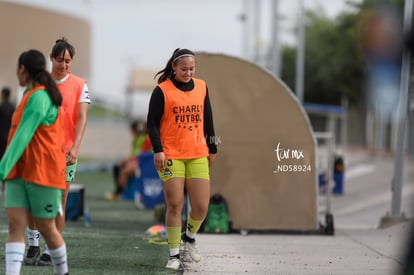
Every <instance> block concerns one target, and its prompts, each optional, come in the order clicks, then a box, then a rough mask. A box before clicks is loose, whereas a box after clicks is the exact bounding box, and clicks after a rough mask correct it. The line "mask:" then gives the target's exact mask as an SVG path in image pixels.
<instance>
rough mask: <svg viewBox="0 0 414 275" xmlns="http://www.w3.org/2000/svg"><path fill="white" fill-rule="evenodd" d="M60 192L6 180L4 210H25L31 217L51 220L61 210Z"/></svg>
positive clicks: (24, 182)
mask: <svg viewBox="0 0 414 275" xmlns="http://www.w3.org/2000/svg"><path fill="white" fill-rule="evenodd" d="M61 202H62V190H60V189H57V188H50V187H45V186H40V185H37V184H33V183H30V182H26V181H24V180H22V179H21V178H17V179H13V180H8V181H7V182H6V184H5V189H4V207H5V208H15V207H17V208H27V209H29V210H30V211H31V212H32V215H33V217H36V218H43V219H52V218H55V217H56V215H57V214H58V212H59V210H60V209H61Z"/></svg>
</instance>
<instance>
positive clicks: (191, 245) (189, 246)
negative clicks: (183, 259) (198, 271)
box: [184, 241, 201, 263]
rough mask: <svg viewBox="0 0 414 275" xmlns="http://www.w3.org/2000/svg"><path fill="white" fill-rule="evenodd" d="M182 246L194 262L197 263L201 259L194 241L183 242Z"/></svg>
mask: <svg viewBox="0 0 414 275" xmlns="http://www.w3.org/2000/svg"><path fill="white" fill-rule="evenodd" d="M184 247H185V248H186V250H187V251H188V254H189V255H190V257H191V258H192V259H193V261H194V262H196V263H198V262H199V261H201V255H200V252H199V251H198V249H197V247H196V243H195V241H194V242H184Z"/></svg>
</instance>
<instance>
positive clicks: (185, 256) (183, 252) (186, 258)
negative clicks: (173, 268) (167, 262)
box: [180, 241, 193, 263]
mask: <svg viewBox="0 0 414 275" xmlns="http://www.w3.org/2000/svg"><path fill="white" fill-rule="evenodd" d="M180 259H181V261H183V262H187V263H191V262H192V261H193V258H191V256H190V254H189V253H188V249H187V247H186V246H185V245H184V241H181V243H180Z"/></svg>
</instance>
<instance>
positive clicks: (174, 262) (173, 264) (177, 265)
mask: <svg viewBox="0 0 414 275" xmlns="http://www.w3.org/2000/svg"><path fill="white" fill-rule="evenodd" d="M165 268H168V269H170V270H174V271H177V270H180V269H183V264H182V263H181V261H180V259H178V258H176V257H170V259H169V260H168V262H167V265H166V266H165Z"/></svg>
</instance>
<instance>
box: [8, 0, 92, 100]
mask: <svg viewBox="0 0 414 275" xmlns="http://www.w3.org/2000/svg"><path fill="white" fill-rule="evenodd" d="M62 36H64V37H66V38H67V39H68V41H69V43H71V44H72V45H73V46H74V47H75V57H74V59H73V63H72V66H71V71H72V72H73V73H74V74H76V75H78V76H80V77H82V78H84V79H89V77H90V60H91V58H90V56H91V49H90V48H91V46H90V44H91V43H90V41H91V28H90V24H89V22H88V21H87V20H86V19H84V18H81V17H76V16H71V15H68V14H62V13H59V12H56V11H52V10H47V9H43V8H38V7H34V6H31V5H28V4H17V3H11V2H0V37H2V44H1V47H0V60H1V63H0V85H1V86H6V85H7V86H9V87H10V88H11V89H12V92H13V96H12V100H13V101H14V100H16V97H15V95H16V91H17V90H19V87H18V82H17V78H16V68H17V59H18V57H19V55H20V54H21V53H22V52H23V51H26V50H29V49H37V50H39V51H41V52H42V53H43V54H44V55H45V57H46V61H47V62H49V55H50V52H51V50H52V47H53V45H54V44H55V41H56V39H58V38H61V37H62ZM48 69H49V70H50V69H51V64H49V67H48Z"/></svg>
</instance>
